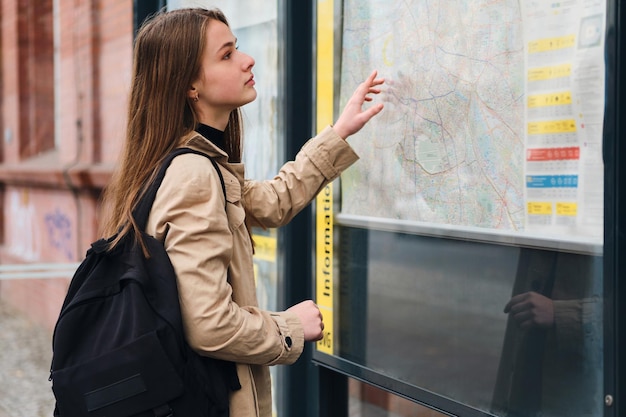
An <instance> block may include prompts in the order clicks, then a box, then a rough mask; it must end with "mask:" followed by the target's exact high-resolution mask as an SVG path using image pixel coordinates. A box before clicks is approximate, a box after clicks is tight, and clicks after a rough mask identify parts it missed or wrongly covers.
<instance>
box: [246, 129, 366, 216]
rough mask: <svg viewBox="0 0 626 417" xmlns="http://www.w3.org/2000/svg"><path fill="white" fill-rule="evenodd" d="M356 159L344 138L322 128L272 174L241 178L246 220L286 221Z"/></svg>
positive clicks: (331, 130)
mask: <svg viewBox="0 0 626 417" xmlns="http://www.w3.org/2000/svg"><path fill="white" fill-rule="evenodd" d="M357 159H358V156H357V155H356V153H355V152H354V151H353V150H352V148H351V147H350V145H349V144H348V143H347V142H346V141H345V140H343V139H342V138H340V137H339V136H338V135H337V134H336V133H335V131H334V130H333V129H332V128H331V127H327V128H325V129H324V130H323V131H322V132H321V133H320V134H319V135H317V136H316V137H314V138H313V139H311V140H309V141H308V142H307V143H306V144H305V145H304V146H303V147H302V149H301V150H300V152H298V154H297V155H296V158H295V159H294V160H293V161H291V162H288V163H286V164H285V165H283V167H282V168H281V169H280V172H279V173H278V175H276V177H274V178H273V179H271V180H268V181H246V182H245V185H244V206H245V208H246V215H247V218H248V220H249V222H250V224H251V225H252V226H258V227H263V228H268V227H279V226H282V225H285V224H287V223H288V222H289V221H290V220H291V219H292V218H293V217H294V216H295V215H296V214H298V213H299V212H300V210H302V209H303V208H304V207H306V206H307V205H308V204H309V203H310V202H311V200H312V199H313V198H315V196H316V195H317V194H318V193H319V192H320V191H321V190H322V188H323V187H325V186H326V184H328V183H329V182H331V181H333V180H334V179H335V178H337V177H338V176H339V174H341V172H342V171H343V170H345V169H346V168H347V167H349V166H350V165H352V164H353V163H354V162H355V161H356V160H357Z"/></svg>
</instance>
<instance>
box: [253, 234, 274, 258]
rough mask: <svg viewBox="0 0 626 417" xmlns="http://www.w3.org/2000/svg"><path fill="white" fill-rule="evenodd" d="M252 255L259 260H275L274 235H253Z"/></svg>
mask: <svg viewBox="0 0 626 417" xmlns="http://www.w3.org/2000/svg"><path fill="white" fill-rule="evenodd" d="M252 239H253V240H254V257H255V258H256V259H259V260H261V261H268V262H276V246H277V243H276V237H274V236H263V235H253V236H252Z"/></svg>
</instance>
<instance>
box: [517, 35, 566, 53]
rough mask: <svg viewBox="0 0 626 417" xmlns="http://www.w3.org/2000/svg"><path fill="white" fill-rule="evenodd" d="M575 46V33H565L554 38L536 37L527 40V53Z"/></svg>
mask: <svg viewBox="0 0 626 417" xmlns="http://www.w3.org/2000/svg"><path fill="white" fill-rule="evenodd" d="M574 46H576V35H565V36H559V37H556V38H546V39H537V40H535V41H531V42H528V53H529V54H533V53H538V52H548V51H557V50H559V49H567V48H573V47H574Z"/></svg>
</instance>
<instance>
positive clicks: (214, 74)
mask: <svg viewBox="0 0 626 417" xmlns="http://www.w3.org/2000/svg"><path fill="white" fill-rule="evenodd" d="M206 37H207V39H206V43H205V48H204V52H203V55H202V59H201V68H200V75H199V77H198V79H197V80H195V81H194V82H193V83H192V85H191V89H190V90H189V92H188V95H189V97H190V98H192V99H193V98H194V97H196V96H197V97H198V101H193V106H194V108H195V110H196V113H197V115H198V118H199V119H200V121H201V122H202V123H206V124H210V125H211V126H213V127H216V128H220V129H223V128H225V127H226V123H227V122H228V116H229V115H230V113H231V111H233V110H234V109H236V108H238V107H241V106H243V105H244V104H247V103H250V102H251V101H253V100H254V99H255V98H256V95H257V93H256V90H255V89H254V84H255V82H254V76H253V74H252V67H253V66H254V59H253V58H252V57H251V56H249V55H246V54H244V53H243V52H239V51H238V50H237V38H235V36H234V35H233V33H232V32H231V30H230V28H229V27H228V26H227V25H225V24H224V23H222V22H220V21H219V20H211V21H210V22H209V24H208V27H207V33H206ZM222 124H223V126H221V125H222ZM218 125H219V126H218Z"/></svg>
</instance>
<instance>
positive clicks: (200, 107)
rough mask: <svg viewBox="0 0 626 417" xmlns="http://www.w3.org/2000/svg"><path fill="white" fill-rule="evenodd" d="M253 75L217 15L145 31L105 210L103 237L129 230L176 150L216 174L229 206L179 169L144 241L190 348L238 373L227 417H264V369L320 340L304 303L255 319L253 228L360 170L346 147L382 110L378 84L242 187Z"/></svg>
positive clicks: (216, 188) (185, 13) (156, 22)
mask: <svg viewBox="0 0 626 417" xmlns="http://www.w3.org/2000/svg"><path fill="white" fill-rule="evenodd" d="M253 66H254V60H253V59H252V58H251V57H250V56H248V55H246V54H244V53H243V52H240V51H239V50H238V49H237V39H236V38H235V36H234V35H233V34H232V32H231V30H230V28H229V26H228V22H227V20H226V18H225V17H224V15H223V14H222V13H221V12H220V11H219V10H205V9H184V10H174V11H170V12H164V13H160V14H158V15H157V16H156V17H154V18H153V19H151V20H150V21H149V22H147V23H146V24H145V25H144V26H143V27H142V28H141V30H140V31H139V33H138V35H137V39H136V44H135V54H134V69H133V79H132V85H131V91H130V103H129V110H128V124H127V132H126V142H125V145H124V149H123V154H122V158H121V161H120V166H119V169H118V170H117V172H116V174H115V176H114V178H113V180H112V182H111V184H110V186H109V187H108V188H107V190H106V194H105V200H104V203H105V204H104V207H105V208H106V214H107V216H106V218H105V219H106V221H105V223H104V230H103V233H104V235H105V236H111V235H113V234H114V233H115V232H117V231H118V230H121V231H122V232H121V234H124V233H127V232H128V231H129V230H130V229H131V228H136V225H135V224H134V222H133V220H132V217H131V212H132V209H133V208H134V206H135V205H136V203H137V201H138V199H139V197H140V196H141V189H142V185H143V184H144V183H145V182H146V180H147V179H149V177H150V176H151V175H152V174H153V173H154V172H155V169H156V167H158V165H159V162H160V161H161V160H162V159H163V157H164V156H165V155H167V154H168V153H169V152H171V151H172V150H174V149H175V148H178V147H183V146H184V147H190V148H193V149H196V150H199V151H201V152H203V153H205V154H207V155H209V156H211V157H213V158H214V159H215V161H216V162H217V163H218V166H219V169H220V171H221V174H222V175H223V179H224V182H225V186H226V191H225V193H226V201H224V193H223V190H222V185H221V183H220V179H219V176H218V173H217V172H216V170H215V168H214V167H213V165H212V164H211V163H210V161H209V160H208V159H207V158H205V157H203V156H201V155H196V154H184V155H181V156H179V157H177V158H175V159H174V160H173V162H172V163H171V165H170V166H169V168H168V169H167V172H166V175H165V178H164V181H163V183H162V185H161V187H160V189H159V191H158V194H157V196H156V199H155V202H154V205H153V207H152V211H151V212H150V218H149V220H148V225H147V228H146V229H147V230H146V232H147V233H148V234H150V235H152V236H155V237H156V238H157V239H159V240H161V241H163V243H164V245H165V248H166V250H167V253H168V255H169V257H170V260H171V262H172V265H173V266H174V269H175V271H176V275H177V280H178V281H177V282H178V288H179V298H180V305H181V310H182V317H183V324H184V327H185V334H186V338H187V341H188V343H189V344H190V346H191V347H192V348H193V349H194V350H195V351H197V352H198V353H200V354H201V355H206V356H210V357H214V358H218V359H224V360H228V361H232V362H235V363H236V364H237V374H238V377H239V381H240V383H241V386H242V388H241V389H240V390H238V391H234V392H233V393H232V395H231V399H230V415H231V416H233V417H249V416H262V417H269V416H271V415H272V410H271V408H272V407H271V393H270V376H269V370H268V366H269V365H274V364H291V363H293V362H294V361H295V360H296V359H297V358H298V357H299V356H300V354H301V352H302V349H303V346H304V342H305V341H316V340H319V339H320V338H321V337H322V330H323V328H324V324H323V321H322V315H321V313H320V311H319V309H318V308H317V306H316V305H315V303H314V302H313V301H311V300H307V301H303V302H302V303H300V304H297V305H295V306H293V307H291V308H289V309H287V310H286V311H282V312H269V311H264V310H261V309H260V308H259V307H258V305H257V299H256V290H255V281H254V272H253V263H252V254H253V244H252V241H251V238H250V233H249V230H250V227H252V226H259V227H264V228H267V227H278V226H281V225H284V224H286V223H287V222H289V221H290V220H291V219H292V218H293V217H294V216H295V215H296V214H297V213H298V212H299V211H300V210H301V209H303V208H304V207H305V206H306V205H308V204H309V203H310V202H311V200H312V199H313V198H314V197H315V195H316V194H317V193H318V192H319V191H320V190H321V189H322V188H323V187H324V186H325V185H326V184H327V183H329V182H330V181H332V180H334V179H335V178H336V177H337V176H339V174H340V173H341V172H342V171H343V170H344V169H345V168H347V167H348V166H349V165H351V164H352V163H354V162H355V161H356V159H357V156H356V155H355V154H354V152H353V151H352V149H351V148H350V146H349V145H348V144H347V143H346V141H345V139H346V138H347V137H348V136H350V135H352V134H353V133H355V132H357V131H358V130H359V129H361V128H362V127H363V126H364V125H365V123H367V122H368V121H369V120H370V119H371V118H372V117H373V116H374V115H376V114H377V113H378V112H380V111H381V110H382V107H383V106H382V104H377V105H374V106H371V107H369V108H368V109H366V110H364V109H363V104H364V102H365V101H371V97H369V95H370V94H377V93H379V91H380V90H379V88H378V86H379V85H380V84H382V83H383V80H382V79H377V78H376V73H375V72H374V73H372V74H371V75H370V76H369V77H368V78H367V80H365V81H364V82H363V83H362V84H361V85H360V86H359V87H358V88H357V90H356V91H355V93H354V95H353V96H352V98H351V99H350V101H349V102H348V104H347V105H346V107H345V109H344V111H343V113H342V114H341V116H340V117H339V119H338V120H337V122H336V123H335V124H334V126H332V127H330V126H329V127H327V128H326V129H325V130H324V131H322V132H321V133H320V134H319V135H318V136H317V137H315V138H313V139H311V140H310V141H309V142H308V143H307V144H306V145H305V146H304V147H303V148H302V150H301V151H300V152H299V153H298V155H297V156H296V158H295V160H294V161H292V162H289V163H287V164H285V165H284V166H283V167H282V169H281V170H280V172H279V174H278V175H277V176H276V177H275V178H274V179H273V180H269V181H262V182H256V181H250V180H247V179H244V167H243V165H242V164H241V135H242V129H241V118H240V112H239V108H240V107H241V106H243V105H245V104H247V103H249V102H251V101H253V100H254V99H255V98H256V94H257V93H256V91H255V89H254V85H255V79H254V75H253V73H252V68H253ZM225 206H226V208H225Z"/></svg>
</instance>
